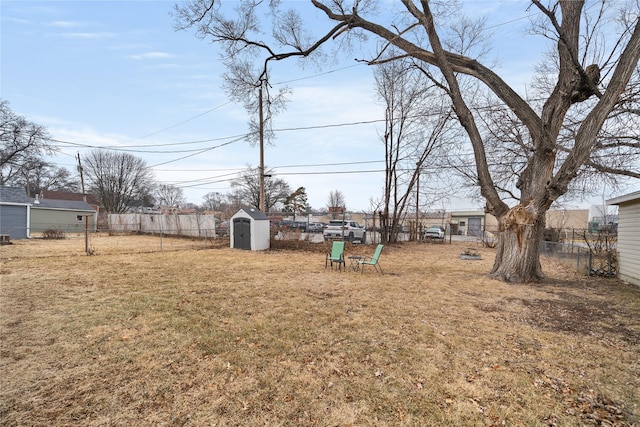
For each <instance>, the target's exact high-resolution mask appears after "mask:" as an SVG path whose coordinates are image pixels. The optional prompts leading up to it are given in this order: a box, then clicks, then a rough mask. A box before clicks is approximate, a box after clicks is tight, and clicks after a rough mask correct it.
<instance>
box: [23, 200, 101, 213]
mask: <svg viewBox="0 0 640 427" xmlns="http://www.w3.org/2000/svg"><path fill="white" fill-rule="evenodd" d="M29 201H30V202H31V203H32V204H33V206H32V207H31V208H32V209H60V210H70V211H78V212H95V210H94V209H93V208H92V207H91V205H90V204H89V203H87V202H83V201H82V200H52V199H39V200H36V199H29Z"/></svg>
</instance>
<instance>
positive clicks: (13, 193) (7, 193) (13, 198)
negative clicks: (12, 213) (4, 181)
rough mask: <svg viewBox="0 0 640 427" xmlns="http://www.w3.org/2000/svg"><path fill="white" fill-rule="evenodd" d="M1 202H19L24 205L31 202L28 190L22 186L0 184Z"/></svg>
mask: <svg viewBox="0 0 640 427" xmlns="http://www.w3.org/2000/svg"><path fill="white" fill-rule="evenodd" d="M0 202H2V203H18V204H23V205H28V204H29V198H28V197H27V192H26V191H25V189H24V188H22V187H7V186H5V185H3V186H0Z"/></svg>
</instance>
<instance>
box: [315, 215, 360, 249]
mask: <svg viewBox="0 0 640 427" xmlns="http://www.w3.org/2000/svg"><path fill="white" fill-rule="evenodd" d="M323 235H324V239H325V240H329V239H344V240H348V241H350V242H353V241H354V240H358V241H360V243H364V242H365V241H366V235H367V233H366V231H365V229H364V226H362V225H360V224H358V223H357V222H355V221H341V220H331V221H329V224H327V226H326V227H325V228H324V232H323Z"/></svg>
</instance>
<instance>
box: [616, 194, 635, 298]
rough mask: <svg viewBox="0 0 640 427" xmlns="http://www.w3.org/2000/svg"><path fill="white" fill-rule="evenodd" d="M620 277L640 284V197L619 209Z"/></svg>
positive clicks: (623, 204)
mask: <svg viewBox="0 0 640 427" xmlns="http://www.w3.org/2000/svg"><path fill="white" fill-rule="evenodd" d="M618 215H619V223H618V277H619V278H620V279H621V280H623V281H625V282H629V283H633V284H634V285H638V286H640V199H636V200H632V201H630V202H628V203H620V205H619V209H618Z"/></svg>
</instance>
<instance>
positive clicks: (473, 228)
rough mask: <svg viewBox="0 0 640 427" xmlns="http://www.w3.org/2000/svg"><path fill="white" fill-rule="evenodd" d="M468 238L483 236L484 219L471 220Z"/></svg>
mask: <svg viewBox="0 0 640 427" xmlns="http://www.w3.org/2000/svg"><path fill="white" fill-rule="evenodd" d="M467 235H468V236H482V218H469V229H468V231H467Z"/></svg>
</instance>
